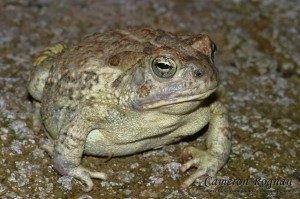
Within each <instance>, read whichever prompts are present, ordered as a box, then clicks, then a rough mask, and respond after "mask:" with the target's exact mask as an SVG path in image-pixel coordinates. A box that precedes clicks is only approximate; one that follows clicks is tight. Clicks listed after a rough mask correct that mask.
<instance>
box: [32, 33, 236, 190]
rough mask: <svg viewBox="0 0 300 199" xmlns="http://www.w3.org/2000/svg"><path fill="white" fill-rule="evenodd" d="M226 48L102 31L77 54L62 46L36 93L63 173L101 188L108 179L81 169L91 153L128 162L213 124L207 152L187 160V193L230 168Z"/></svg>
mask: <svg viewBox="0 0 300 199" xmlns="http://www.w3.org/2000/svg"><path fill="white" fill-rule="evenodd" d="M215 51H216V46H215V44H214V42H213V41H212V40H211V39H210V38H209V36H207V35H205V34H198V35H176V34H172V33H170V32H166V31H163V30H155V29H151V28H147V27H130V28H127V29H125V30H111V31H107V32H103V33H94V34H92V35H90V36H87V37H85V38H84V39H82V40H81V41H80V42H78V43H76V44H72V45H69V46H67V45H66V44H64V43H58V44H54V45H52V46H50V47H48V48H46V49H44V51H43V52H41V54H40V55H39V56H38V57H37V58H36V60H35V61H34V64H33V68H32V72H31V75H30V80H29V84H28V91H29V93H30V94H31V96H32V97H33V98H34V99H35V104H36V111H35V114H34V128H35V130H38V129H39V128H40V126H41V125H40V124H43V125H44V127H45V129H46V132H47V134H48V137H49V142H47V143H45V144H44V146H43V147H44V148H45V149H46V150H47V151H48V153H49V154H50V156H51V161H52V164H53V166H54V168H55V169H56V170H57V171H58V172H59V173H60V174H62V175H68V176H73V177H74V178H77V179H79V180H80V181H81V182H83V184H84V185H85V186H84V188H83V189H84V190H85V191H90V190H91V189H92V188H93V182H92V180H91V178H98V179H106V178H107V174H105V173H104V172H98V171H91V170H90V169H88V168H85V167H83V166H82V165H81V158H82V156H83V154H87V155H94V156H109V157H113V156H124V155H129V154H134V153H137V152H141V151H145V150H149V149H153V148H157V147H160V146H163V145H166V144H170V143H174V142H177V141H179V140H180V139H182V138H184V137H186V136H189V135H192V134H195V133H197V132H199V131H200V130H201V129H202V128H203V127H205V126H207V125H208V126H209V127H208V131H207V137H206V146H207V150H199V149H197V148H194V147H192V146H190V147H187V148H186V149H184V150H183V152H182V156H181V157H182V159H183V160H184V161H185V163H184V164H183V165H182V167H181V168H180V171H181V172H186V171H187V170H188V169H190V168H192V167H196V168H197V169H196V171H195V173H194V174H192V175H191V176H189V177H188V178H187V179H186V180H185V181H184V182H183V183H182V184H181V188H183V189H184V188H187V187H188V186H189V185H191V184H192V183H193V182H194V181H195V180H196V179H197V178H199V177H200V176H203V175H209V176H213V175H215V174H216V173H217V171H218V170H220V168H221V167H222V166H223V165H224V164H225V163H226V161H227V159H228V157H229V153H230V150H231V132H230V129H229V124H228V119H227V115H226V109H225V108H224V106H223V105H222V104H221V103H220V102H219V101H218V100H217V99H215V100H212V99H211V98H210V96H211V94H212V93H213V92H214V91H215V90H216V89H217V87H218V84H219V75H218V70H217V68H216V67H215V65H214V54H215Z"/></svg>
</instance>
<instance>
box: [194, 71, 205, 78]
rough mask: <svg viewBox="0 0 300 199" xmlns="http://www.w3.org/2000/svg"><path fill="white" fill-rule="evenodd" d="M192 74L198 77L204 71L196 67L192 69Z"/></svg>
mask: <svg viewBox="0 0 300 199" xmlns="http://www.w3.org/2000/svg"><path fill="white" fill-rule="evenodd" d="M194 75H195V77H197V78H200V77H202V76H203V75H204V72H203V71H202V70H201V69H197V70H195V71H194Z"/></svg>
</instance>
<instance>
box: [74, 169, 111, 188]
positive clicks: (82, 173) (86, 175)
mask: <svg viewBox="0 0 300 199" xmlns="http://www.w3.org/2000/svg"><path fill="white" fill-rule="evenodd" d="M68 176H72V177H74V178H76V179H78V180H80V181H81V182H82V183H83V184H84V187H83V188H82V190H83V191H85V192H89V191H91V190H92V189H93V186H94V184H93V181H92V179H91V178H97V179H102V180H106V179H107V175H106V174H105V173H103V172H93V171H90V170H88V169H86V168H84V167H82V166H78V167H75V168H73V169H72V170H71V171H70V172H69V173H68Z"/></svg>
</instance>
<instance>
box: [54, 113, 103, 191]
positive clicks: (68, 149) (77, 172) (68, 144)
mask: <svg viewBox="0 0 300 199" xmlns="http://www.w3.org/2000/svg"><path fill="white" fill-rule="evenodd" d="M88 112H89V111H87V110H86V109H85V110H84V113H88ZM84 113H83V111H82V113H78V114H77V115H76V116H75V117H74V118H73V119H72V120H71V121H70V122H68V124H66V125H65V126H63V128H62V129H61V131H60V134H59V137H58V139H57V140H56V141H55V143H54V150H53V153H52V164H53V166H54V168H55V169H56V170H57V171H58V172H59V173H60V174H62V175H69V176H72V177H75V178H77V179H79V180H80V181H82V182H83V183H84V184H85V187H84V188H83V190H84V191H90V190H92V188H93V182H92V180H91V178H98V179H106V178H107V176H106V174H105V173H102V172H92V171H90V170H89V169H87V168H84V167H83V166H81V157H82V154H83V151H84V147H85V142H86V139H87V136H88V134H89V132H90V131H91V127H92V126H94V124H93V122H91V120H92V118H87V117H85V116H84V115H85V114H84ZM83 121H85V122H83Z"/></svg>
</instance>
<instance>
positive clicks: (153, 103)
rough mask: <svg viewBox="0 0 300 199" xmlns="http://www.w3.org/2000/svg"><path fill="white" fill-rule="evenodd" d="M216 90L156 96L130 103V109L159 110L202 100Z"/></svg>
mask: <svg viewBox="0 0 300 199" xmlns="http://www.w3.org/2000/svg"><path fill="white" fill-rule="evenodd" d="M216 89H217V86H216V87H214V88H212V89H210V90H207V91H205V92H203V93H198V94H194V95H191V93H180V94H176V95H175V94H173V95H172V94H170V95H167V96H166V95H165V96H163V97H158V96H152V97H151V98H148V99H143V100H136V101H134V102H133V103H132V107H133V108H134V109H136V110H144V109H154V108H159V107H162V106H167V105H172V104H177V103H183V102H189V101H193V100H203V99H205V98H207V97H208V96H209V95H211V94H212V93H213V92H214V91H215V90H216Z"/></svg>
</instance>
